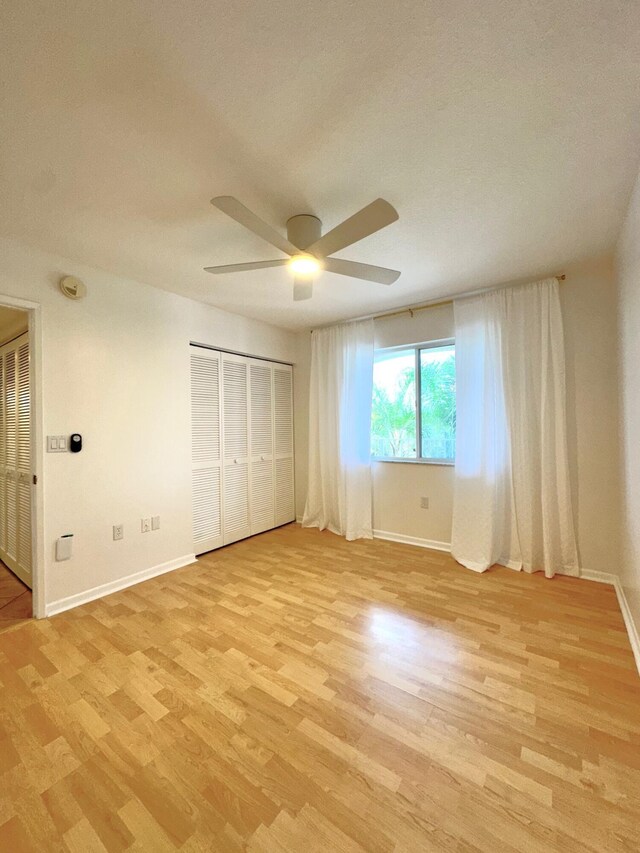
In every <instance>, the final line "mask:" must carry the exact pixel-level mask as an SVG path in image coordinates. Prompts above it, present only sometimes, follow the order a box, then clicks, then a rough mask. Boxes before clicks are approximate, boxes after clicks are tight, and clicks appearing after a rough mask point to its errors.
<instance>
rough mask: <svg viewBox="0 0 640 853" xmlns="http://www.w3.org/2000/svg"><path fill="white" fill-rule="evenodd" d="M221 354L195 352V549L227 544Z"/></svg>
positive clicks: (193, 443) (193, 432)
mask: <svg viewBox="0 0 640 853" xmlns="http://www.w3.org/2000/svg"><path fill="white" fill-rule="evenodd" d="M220 402H221V394H220V353H218V352H215V351H213V350H206V349H196V348H195V347H193V348H192V350H191V458H192V492H193V550H194V553H195V554H203V553H204V552H205V551H211V550H212V549H213V548H219V547H220V545H222V544H223V536H222V436H221V429H220V417H221V406H220Z"/></svg>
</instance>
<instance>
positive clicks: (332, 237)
mask: <svg viewBox="0 0 640 853" xmlns="http://www.w3.org/2000/svg"><path fill="white" fill-rule="evenodd" d="M396 219H398V211H397V210H396V209H395V208H394V207H392V206H391V205H390V204H389V202H388V201H385V200H384V199H383V198H378V199H376V200H375V201H372V202H371V204H368V205H367V206H366V207H363V208H362V210H359V211H358V213H354V214H353V216H350V217H349V219H345V221H344V222H341V223H340V225H336V227H335V228H333V229H332V230H331V231H327V233H326V234H325V235H324V236H322V237H320V239H319V240H316V242H315V243H313V244H312V245H311V246H309V247H308V248H307V249H306V251H307V252H310V253H311V254H312V255H318V256H319V257H321V258H326V257H328V256H329V255H333V253H334V252H339V251H340V249H344V248H345V247H346V246H351V244H352V243H357V242H358V240H362V239H364V238H365V237H368V236H369V234H375V232H376V231H379V230H380V229H381V228H384V227H385V226H386V225H391V223H392V222H395V221H396Z"/></svg>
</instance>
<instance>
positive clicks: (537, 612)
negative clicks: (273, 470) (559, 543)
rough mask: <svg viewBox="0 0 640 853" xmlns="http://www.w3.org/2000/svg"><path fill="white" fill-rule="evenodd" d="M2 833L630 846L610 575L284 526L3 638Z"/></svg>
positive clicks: (625, 729) (28, 842)
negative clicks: (482, 568)
mask: <svg viewBox="0 0 640 853" xmlns="http://www.w3.org/2000/svg"><path fill="white" fill-rule="evenodd" d="M0 685H1V693H0V696H1V698H0V850H2V851H11V853H19V851H25V850H29V851H32V850H33V851H36V850H37V851H49V850H56V851H58V850H60V851H72V853H76V852H77V853H90V851H103V850H108V851H125V850H130V851H152V853H159V851H173V850H175V849H180V850H189V851H213V853H219V852H220V853H225V851H255V852H256V853H267V851H269V853H271V851H273V853H283V851H292V853H298V851H299V852H300V853H316V851H317V853H320V851H321V853H338V852H339V853H342V851H344V852H345V853H352V851H363V850H364V851H375V853H387V851H389V853H390V851H405V853H408V851H411V853H422V851H441V850H442V851H445V850H446V851H465V853H470V851H476V850H481V851H487V853H502V851H507V852H508V851H556V850H557V851H568V853H572V851H582V853H586V851H591V853H604V851H637V850H640V677H639V676H638V673H637V671H636V670H635V667H634V660H633V656H632V653H631V650H630V647H629V642H628V639H627V636H626V634H625V630H624V625H623V621H622V617H621V614H620V611H619V609H618V605H617V602H616V597H615V593H614V591H613V589H612V588H610V587H607V586H604V585H601V584H595V583H590V582H587V581H581V580H578V579H574V578H560V577H558V578H556V579H554V580H552V581H549V580H545V578H544V577H542V576H540V575H534V576H528V575H524V574H518V573H515V572H511V571H509V570H508V569H495V570H493V571H490V572H488V573H487V574H485V575H476V574H474V573H473V572H470V571H467V570H465V569H463V568H461V567H460V566H458V565H457V564H456V563H455V562H454V561H453V560H452V559H451V558H450V557H449V556H448V555H445V554H440V553H437V552H432V551H426V550H422V549H418V548H412V547H411V546H405V545H398V544H394V543H389V542H382V541H377V540H376V541H373V542H351V543H347V542H345V541H344V540H342V539H339V538H338V537H336V536H333V535H332V534H330V533H319V532H317V531H310V530H301V529H300V528H299V527H297V526H295V525H290V526H288V527H286V528H281V529H279V530H276V531H273V532H270V533H267V534H263V535H262V536H258V537H255V538H253V539H250V540H247V541H245V542H241V543H238V544H236V545H232V546H230V547H228V548H224V549H221V550H220V551H217V552H213V553H211V554H209V555H207V556H205V557H204V558H202V559H201V560H200V561H199V562H198V563H197V564H196V565H194V566H190V567H186V568H184V569H181V570H179V571H176V572H173V573H171V574H169V575H165V576H163V577H160V578H157V579H155V580H152V581H149V582H147V583H144V584H141V585H139V586H137V587H135V588H133V589H130V590H125V591H123V592H120V593H117V594H115V595H112V596H109V597H108V598H105V599H102V600H101V601H97V602H94V603H91V604H87V605H85V606H84V607H81V608H78V609H77V610H74V611H71V612H69V613H66V614H62V615H60V616H57V617H54V618H52V619H50V620H43V621H36V620H33V621H31V622H28V623H26V624H25V625H23V626H20V627H18V628H15V629H13V630H12V631H9V632H6V633H3V634H2V635H0Z"/></svg>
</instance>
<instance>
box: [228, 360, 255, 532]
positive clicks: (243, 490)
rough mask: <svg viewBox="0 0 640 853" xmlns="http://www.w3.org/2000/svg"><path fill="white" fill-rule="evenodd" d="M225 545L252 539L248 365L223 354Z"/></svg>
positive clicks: (245, 361) (243, 361)
mask: <svg viewBox="0 0 640 853" xmlns="http://www.w3.org/2000/svg"><path fill="white" fill-rule="evenodd" d="M222 388H223V391H222V393H223V407H222V410H223V448H224V449H223V464H224V475H223V478H224V492H223V493H224V501H223V506H224V544H225V545H227V544H229V543H230V542H236V541H237V540H238V539H244V538H245V536H250V535H251V523H250V516H249V365H248V363H247V359H246V358H243V357H241V356H235V355H230V354H228V353H222Z"/></svg>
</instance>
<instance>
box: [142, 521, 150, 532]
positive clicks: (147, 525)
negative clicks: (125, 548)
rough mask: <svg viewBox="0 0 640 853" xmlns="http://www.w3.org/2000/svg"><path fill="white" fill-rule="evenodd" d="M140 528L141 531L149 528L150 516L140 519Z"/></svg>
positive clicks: (146, 530)
mask: <svg viewBox="0 0 640 853" xmlns="http://www.w3.org/2000/svg"><path fill="white" fill-rule="evenodd" d="M140 530H141V531H142V532H143V533H148V532H149V531H150V530H151V519H150V518H142V519H140Z"/></svg>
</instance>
